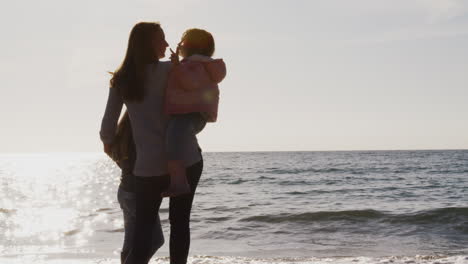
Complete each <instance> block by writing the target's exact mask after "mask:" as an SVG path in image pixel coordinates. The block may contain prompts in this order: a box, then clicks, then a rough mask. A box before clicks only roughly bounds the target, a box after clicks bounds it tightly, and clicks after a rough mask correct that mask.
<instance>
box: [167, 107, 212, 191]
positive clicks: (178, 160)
mask: <svg viewBox="0 0 468 264" xmlns="http://www.w3.org/2000/svg"><path fill="white" fill-rule="evenodd" d="M203 126H204V125H203ZM203 126H202V125H201V122H200V118H199V114H197V113H193V114H183V115H172V116H171V119H170V120H169V124H168V128H167V134H166V150H167V154H168V171H169V174H170V178H171V183H170V186H169V189H168V190H167V191H166V192H164V193H163V194H162V195H163V196H164V197H165V196H170V197H175V196H179V195H183V194H188V193H190V186H189V184H188V182H187V177H186V174H185V166H184V163H183V160H184V153H185V151H184V149H185V147H186V146H187V145H188V141H189V139H190V137H192V136H194V135H195V134H196V133H198V132H199V130H201V129H203Z"/></svg>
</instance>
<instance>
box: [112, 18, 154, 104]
mask: <svg viewBox="0 0 468 264" xmlns="http://www.w3.org/2000/svg"><path fill="white" fill-rule="evenodd" d="M161 32H162V29H161V26H160V25H159V24H158V23H153V22H140V23H138V24H136V25H135V26H134V27H133V29H132V31H131V32H130V37H129V38H128V46H127V53H126V54H125V58H124V60H123V62H122V65H121V66H120V67H119V68H118V69H117V70H116V71H115V72H113V73H112V78H111V80H110V86H111V87H112V88H116V89H118V90H119V93H120V95H121V96H122V98H123V99H124V100H126V101H141V100H143V97H144V95H145V91H144V86H143V85H144V76H145V66H146V65H147V64H149V63H151V62H155V61H157V60H158V55H157V54H155V53H156V52H155V50H154V47H153V38H154V34H155V33H156V34H160V33H161Z"/></svg>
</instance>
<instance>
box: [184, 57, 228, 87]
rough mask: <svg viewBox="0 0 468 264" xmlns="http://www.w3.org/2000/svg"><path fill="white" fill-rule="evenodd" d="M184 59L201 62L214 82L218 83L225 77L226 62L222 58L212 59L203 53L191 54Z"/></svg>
mask: <svg viewBox="0 0 468 264" xmlns="http://www.w3.org/2000/svg"><path fill="white" fill-rule="evenodd" d="M186 60H187V61H193V62H201V63H203V65H204V66H205V69H206V71H207V72H208V74H209V75H210V78H211V80H213V82H215V83H220V82H221V81H222V80H223V79H224V77H226V64H225V63H224V61H223V59H213V58H210V57H207V56H203V55H192V56H190V57H188V58H186Z"/></svg>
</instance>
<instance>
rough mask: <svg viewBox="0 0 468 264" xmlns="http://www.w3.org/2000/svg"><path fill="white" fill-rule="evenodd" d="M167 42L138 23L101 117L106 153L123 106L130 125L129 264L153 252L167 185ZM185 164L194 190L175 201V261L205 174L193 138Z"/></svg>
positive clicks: (184, 250)
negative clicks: (132, 221) (132, 217)
mask: <svg viewBox="0 0 468 264" xmlns="http://www.w3.org/2000/svg"><path fill="white" fill-rule="evenodd" d="M167 47H168V44H167V42H166V40H165V36H164V32H163V30H162V29H161V27H160V25H159V24H157V23H147V22H142V23H138V24H136V25H135V26H134V27H133V29H132V31H131V33H130V37H129V41H128V48H127V53H126V55H125V58H124V61H123V63H122V65H121V66H120V68H119V69H117V71H115V72H114V73H113V76H112V78H111V81H110V86H111V88H110V89H109V98H108V101H107V106H106V111H105V113H104V117H103V119H102V125H101V131H100V136H101V140H102V141H103V143H104V151H105V152H106V153H109V152H110V151H111V146H112V143H113V141H114V139H115V131H116V126H117V120H118V118H119V115H120V112H121V110H122V106H123V104H125V105H126V107H127V111H128V114H129V117H130V121H131V124H132V133H133V138H134V141H135V146H136V153H137V158H136V161H135V167H134V169H133V174H134V175H135V191H136V230H135V239H134V243H133V247H132V251H131V252H130V255H129V257H128V258H127V261H126V263H127V264H128V263H132V264H140V263H145V264H146V263H148V261H149V259H150V252H151V239H152V236H151V232H149V231H148V230H151V229H152V227H153V226H154V223H155V222H156V220H157V212H158V211H159V207H160V205H161V201H162V198H161V193H162V192H163V191H164V190H166V189H167V187H168V186H169V175H168V174H167V158H166V151H165V147H164V146H165V134H166V133H165V132H166V126H167V122H168V117H167V116H166V115H165V114H164V112H163V102H164V91H165V88H166V85H167V77H168V74H169V70H170V68H171V63H170V62H163V61H159V59H161V58H164V56H165V51H166V48H167ZM183 163H184V166H185V167H186V172H187V179H188V181H189V184H190V186H191V192H190V193H189V194H186V195H182V196H179V197H175V198H171V199H170V202H169V219H170V224H171V234H170V244H169V250H170V258H171V263H173V264H179V263H186V262H187V257H188V252H189V246H190V227H189V221H190V211H191V208H192V202H193V197H194V193H195V190H196V187H197V184H198V181H199V179H200V176H201V173H202V170H203V159H202V156H201V153H200V150H199V147H198V142H197V138H196V136H195V135H192V137H191V138H190V140H189V141H188V142H187V144H186V146H185V149H184V157H183Z"/></svg>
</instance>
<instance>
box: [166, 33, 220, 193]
mask: <svg viewBox="0 0 468 264" xmlns="http://www.w3.org/2000/svg"><path fill="white" fill-rule="evenodd" d="M214 50H215V44H214V40H213V36H212V35H211V34H210V33H209V32H207V31H205V30H202V29H197V28H193V29H189V30H187V31H185V32H184V34H183V35H182V38H181V41H180V43H179V45H178V46H177V51H176V53H173V54H172V56H171V60H172V62H173V63H174V67H173V69H172V71H171V73H170V76H169V80H168V86H167V90H166V103H165V111H166V113H167V114H169V115H170V120H169V124H168V128H167V133H166V148H167V152H168V171H169V174H170V186H169V189H168V190H167V191H166V192H164V193H163V194H162V196H170V197H175V196H179V195H183V194H187V193H190V186H189V184H188V182H187V178H186V173H185V166H184V164H183V155H184V146H185V145H186V144H185V143H186V141H187V140H188V139H189V138H190V136H191V135H196V134H197V133H199V132H200V131H201V130H202V129H203V128H204V127H205V124H206V122H216V119H217V115H218V102H219V89H218V83H219V82H221V81H222V80H223V79H224V77H225V76H226V65H225V64H224V62H223V60H222V59H212V58H211V56H213V53H214ZM179 53H180V55H181V57H183V58H184V59H183V60H182V61H181V62H180V63H179V57H178V55H179Z"/></svg>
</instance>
